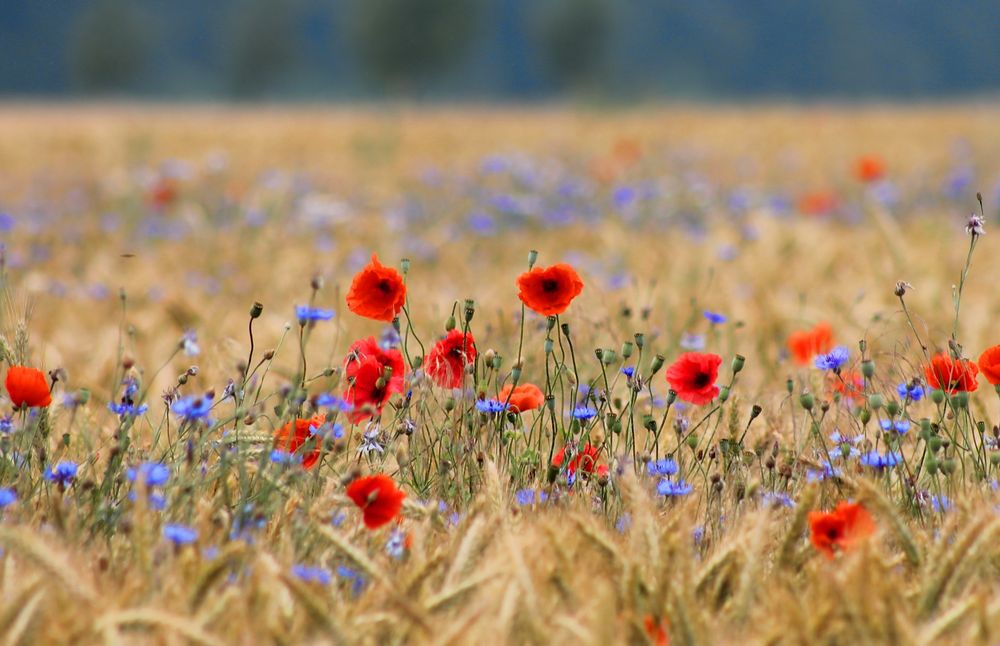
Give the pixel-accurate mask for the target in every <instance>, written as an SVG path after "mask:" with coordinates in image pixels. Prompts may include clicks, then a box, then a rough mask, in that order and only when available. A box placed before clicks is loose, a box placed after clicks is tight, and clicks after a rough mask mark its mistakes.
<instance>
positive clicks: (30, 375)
mask: <svg viewBox="0 0 1000 646" xmlns="http://www.w3.org/2000/svg"><path fill="white" fill-rule="evenodd" d="M6 385H7V394H8V395H9V396H10V401H11V402H12V403H13V404H14V408H21V407H22V406H26V407H28V408H44V407H45V406H48V405H49V404H51V403H52V394H51V393H50V392H49V382H48V381H46V380H45V373H43V372H42V371H41V370H38V369H37V368H27V367H25V366H11V367H10V369H8V370H7V382H6Z"/></svg>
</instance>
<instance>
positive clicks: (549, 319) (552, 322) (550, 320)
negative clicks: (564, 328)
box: [545, 316, 556, 332]
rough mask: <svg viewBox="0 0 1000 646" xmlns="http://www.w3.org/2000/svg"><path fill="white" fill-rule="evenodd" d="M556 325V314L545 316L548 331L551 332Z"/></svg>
mask: <svg viewBox="0 0 1000 646" xmlns="http://www.w3.org/2000/svg"><path fill="white" fill-rule="evenodd" d="M555 326H556V317H554V316H547V317H545V329H546V330H547V331H549V332H551V331H552V328H554V327H555Z"/></svg>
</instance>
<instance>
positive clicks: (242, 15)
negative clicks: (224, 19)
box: [225, 0, 296, 97]
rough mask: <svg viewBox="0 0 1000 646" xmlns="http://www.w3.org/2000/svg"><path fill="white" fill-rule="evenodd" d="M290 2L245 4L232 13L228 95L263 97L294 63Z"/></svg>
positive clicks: (276, 0)
mask: <svg viewBox="0 0 1000 646" xmlns="http://www.w3.org/2000/svg"><path fill="white" fill-rule="evenodd" d="M292 4H293V0H247V1H246V2H240V3H237V4H236V5H235V6H234V7H233V10H232V17H231V19H230V21H229V26H230V28H229V32H228V38H227V42H226V53H225V59H226V79H227V86H228V88H229V91H230V93H231V94H233V95H235V96H239V97H253V96H259V95H261V94H263V93H265V92H266V91H267V90H268V89H269V88H270V87H272V86H273V85H274V84H275V83H276V82H277V81H278V80H280V78H281V76H282V74H283V73H285V72H287V71H288V70H290V69H291V68H292V66H293V64H294V62H295V41H296V25H295V8H294V7H293V6H292Z"/></svg>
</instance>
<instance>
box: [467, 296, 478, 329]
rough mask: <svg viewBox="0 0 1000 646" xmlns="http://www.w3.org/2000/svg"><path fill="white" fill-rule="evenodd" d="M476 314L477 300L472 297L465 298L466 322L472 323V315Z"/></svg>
mask: <svg viewBox="0 0 1000 646" xmlns="http://www.w3.org/2000/svg"><path fill="white" fill-rule="evenodd" d="M475 314H476V301H474V300H472V299H471V298H467V299H465V322H466V323H471V322H472V317H473V316H475Z"/></svg>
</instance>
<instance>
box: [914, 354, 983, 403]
mask: <svg viewBox="0 0 1000 646" xmlns="http://www.w3.org/2000/svg"><path fill="white" fill-rule="evenodd" d="M924 375H925V376H926V377H927V383H928V384H930V386H931V388H936V389H938V390H943V391H945V392H946V393H948V394H950V395H954V394H955V393H957V392H972V391H973V390H975V389H976V388H978V387H979V383H978V382H977V381H976V377H977V376H978V375H979V368H978V367H977V366H976V364H974V363H972V362H971V361H969V360H968V359H952V357H951V355H950V354H948V353H947V352H939V353H937V354H936V355H934V356H933V357H931V362H930V364H928V365H926V366H924Z"/></svg>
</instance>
